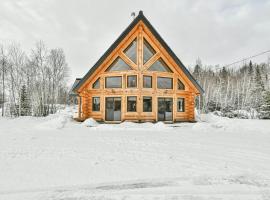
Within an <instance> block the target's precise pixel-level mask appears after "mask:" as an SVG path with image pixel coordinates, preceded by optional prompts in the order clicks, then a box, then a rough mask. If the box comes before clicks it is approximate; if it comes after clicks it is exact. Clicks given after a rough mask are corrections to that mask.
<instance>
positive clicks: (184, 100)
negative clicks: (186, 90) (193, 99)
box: [176, 97, 186, 113]
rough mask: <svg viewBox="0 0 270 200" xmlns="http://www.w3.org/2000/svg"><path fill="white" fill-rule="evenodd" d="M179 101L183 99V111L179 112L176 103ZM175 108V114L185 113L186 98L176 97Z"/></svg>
mask: <svg viewBox="0 0 270 200" xmlns="http://www.w3.org/2000/svg"><path fill="white" fill-rule="evenodd" d="M179 99H183V111H180V110H179V107H178V101H179ZM176 108H177V112H179V113H184V112H186V98H185V97H177V101H176Z"/></svg>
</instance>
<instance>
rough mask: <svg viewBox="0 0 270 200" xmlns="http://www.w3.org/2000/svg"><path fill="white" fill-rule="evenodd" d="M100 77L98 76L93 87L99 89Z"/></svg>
mask: <svg viewBox="0 0 270 200" xmlns="http://www.w3.org/2000/svg"><path fill="white" fill-rule="evenodd" d="M99 80H100V78H98V79H97V80H96V81H95V82H94V83H93V89H99V87H100V81H99Z"/></svg>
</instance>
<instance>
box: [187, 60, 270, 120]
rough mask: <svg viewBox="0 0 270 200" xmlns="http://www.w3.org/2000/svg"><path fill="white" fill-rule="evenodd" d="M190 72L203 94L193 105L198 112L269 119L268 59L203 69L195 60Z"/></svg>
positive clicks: (269, 71)
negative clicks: (262, 61) (195, 105)
mask: <svg viewBox="0 0 270 200" xmlns="http://www.w3.org/2000/svg"><path fill="white" fill-rule="evenodd" d="M191 71H192V74H193V76H194V78H195V79H196V80H197V81H198V82H199V83H200V84H201V86H202V87H203V89H204V90H205V93H204V95H202V96H201V98H200V103H199V101H197V107H199V108H200V109H201V111H202V112H206V113H207V112H215V114H218V115H222V116H225V117H230V118H233V117H238V118H261V119H270V57H268V60H267V62H264V63H260V64H256V63H252V61H249V62H247V63H245V64H242V65H241V66H233V67H219V66H215V67H212V66H203V65H202V62H201V60H200V59H197V61H196V65H195V67H194V68H193V69H191ZM198 104H200V105H198Z"/></svg>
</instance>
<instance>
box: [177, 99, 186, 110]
mask: <svg viewBox="0 0 270 200" xmlns="http://www.w3.org/2000/svg"><path fill="white" fill-rule="evenodd" d="M177 112H185V99H184V98H178V99H177Z"/></svg>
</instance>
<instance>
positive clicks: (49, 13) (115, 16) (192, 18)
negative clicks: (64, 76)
mask: <svg viewBox="0 0 270 200" xmlns="http://www.w3.org/2000/svg"><path fill="white" fill-rule="evenodd" d="M139 10H143V12H144V15H145V16H146V17H147V18H148V19H149V21H150V22H151V23H152V25H153V26H154V27H155V28H156V29H157V31H158V32H159V33H160V35H161V36H162V37H163V39H164V40H165V41H166V42H167V43H168V45H169V46H170V47H171V48H172V50H173V51H174V52H175V53H176V55H177V56H178V57H179V58H180V59H181V60H182V62H183V63H184V64H185V65H187V66H189V65H192V64H194V63H195V60H196V58H197V57H200V58H201V59H202V62H203V64H207V65H210V64H211V65H215V64H228V63H231V62H233V61H235V60H238V59H241V58H244V57H248V56H251V55H254V54H256V53H259V52H262V51H266V50H270V0H159V1H157V0H156V1H154V0H136V1H135V0H132V1H130V0H113V1H112V0H107V1H106V0H97V1H91V0H73V1H71V0H47V1H45V0H21V1H19V0H1V1H0V42H2V43H7V42H11V41H15V42H18V43H20V44H21V46H22V47H23V49H24V50H30V49H31V48H33V47H34V45H35V43H36V41H38V40H43V41H44V42H45V44H46V45H47V47H48V48H55V47H61V48H63V49H64V51H65V53H66V58H67V62H68V64H69V67H70V68H71V81H73V80H72V79H75V77H82V76H83V75H84V74H85V73H86V72H87V71H88V70H89V68H91V67H92V66H93V65H94V63H95V62H96V61H97V60H98V59H99V58H100V56H101V55H102V54H103V53H104V52H105V51H106V50H107V48H108V47H109V46H110V45H111V44H112V43H113V42H114V41H115V39H116V38H117V37H118V36H119V35H120V34H121V33H122V31H123V30H124V29H125V28H126V27H127V26H128V25H129V23H130V22H131V20H132V18H131V16H130V14H131V12H133V11H135V12H136V13H138V11H139ZM266 58H267V55H265V56H263V57H262V58H261V59H262V60H266Z"/></svg>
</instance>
